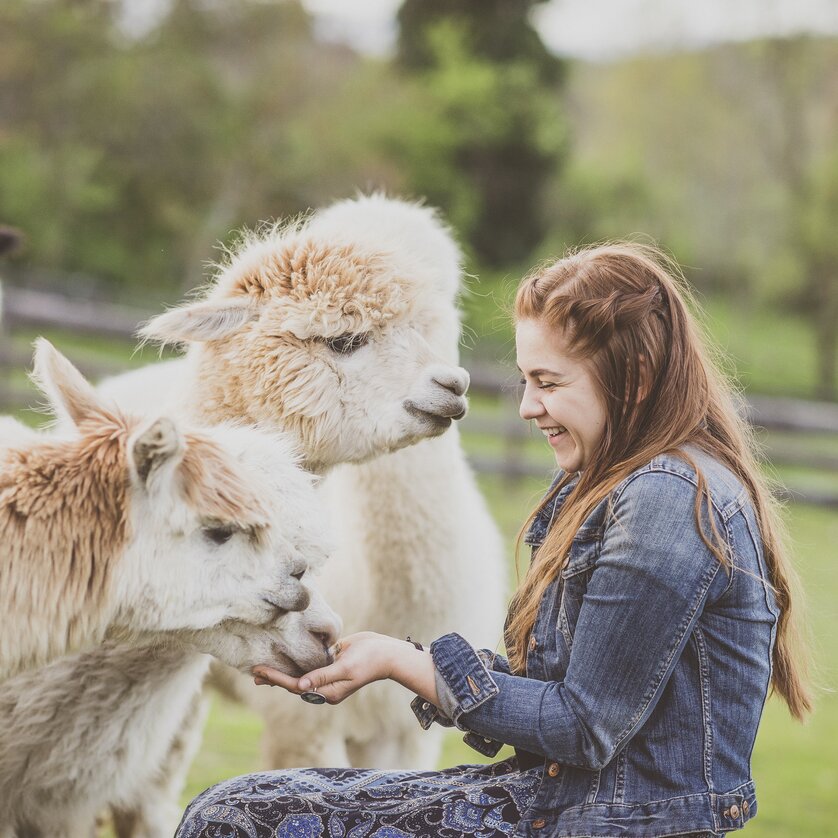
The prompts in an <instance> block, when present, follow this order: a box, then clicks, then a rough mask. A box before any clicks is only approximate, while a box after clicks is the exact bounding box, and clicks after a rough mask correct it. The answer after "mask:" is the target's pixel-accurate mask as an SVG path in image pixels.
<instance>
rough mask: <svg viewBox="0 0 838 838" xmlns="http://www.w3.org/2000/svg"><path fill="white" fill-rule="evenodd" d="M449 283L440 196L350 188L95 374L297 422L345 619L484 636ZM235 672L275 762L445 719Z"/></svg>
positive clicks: (388, 742) (494, 622) (492, 536)
mask: <svg viewBox="0 0 838 838" xmlns="http://www.w3.org/2000/svg"><path fill="white" fill-rule="evenodd" d="M459 289H460V254H459V250H458V248H457V246H456V245H455V243H454V241H453V239H452V238H451V236H450V234H449V232H448V230H447V229H446V228H445V227H444V226H443V225H442V224H441V222H440V220H439V218H438V216H437V214H436V213H435V212H434V211H433V210H431V209H428V208H426V207H423V206H420V205H417V204H412V203H408V202H405V201H400V200H395V199H389V198H385V197H383V196H381V195H373V196H368V197H360V198H357V199H355V200H348V201H342V202H339V203H337V204H335V205H333V206H331V207H329V208H327V209H325V210H321V211H319V212H317V213H315V214H314V215H313V216H312V217H311V218H309V219H308V220H306V221H304V222H301V223H297V224H292V225H289V226H286V227H280V226H275V227H271V228H268V229H266V230H264V231H263V232H262V233H260V234H252V235H249V236H246V237H245V238H244V240H243V242H242V243H241V245H240V246H239V247H238V248H237V249H236V250H234V251H233V252H232V253H231V254H229V257H228V259H227V261H226V263H225V264H224V265H222V266H221V267H220V269H219V271H218V274H217V276H216V278H215V280H214V282H213V283H212V285H211V286H210V288H209V289H208V291H207V293H206V296H205V298H204V299H203V300H201V301H198V302H194V303H191V304H188V305H184V306H182V307H179V308H176V309H174V310H172V311H170V312H167V313H166V314H163V315H161V316H159V317H157V318H155V319H153V320H152V321H150V323H149V324H148V325H147V326H146V327H145V328H144V329H143V330H142V333H141V334H142V335H143V337H144V338H146V339H155V340H158V341H160V342H161V343H185V344H187V345H188V351H187V354H186V356H185V357H184V358H183V359H179V360H175V361H167V362H164V363H162V364H158V365H154V366H152V367H146V368H144V369H142V370H139V371H135V372H132V373H128V374H126V375H124V376H120V377H118V378H117V379H112V380H110V381H107V382H105V383H104V384H103V385H102V391H103V392H105V393H110V394H116V393H118V394H119V395H120V397H121V398H126V399H133V401H134V402H135V403H136V404H142V403H143V402H148V400H149V399H153V400H155V401H157V400H158V399H159V398H160V394H166V395H171V397H172V398H176V399H180V403H181V406H182V408H183V409H184V410H186V411H188V412H189V413H190V414H191V415H194V416H197V417H200V418H201V419H202V420H209V421H221V420H239V421H245V422H248V423H254V424H260V425H264V426H270V427H274V428H280V429H282V430H284V431H287V432H290V433H291V434H292V435H293V436H294V438H295V439H296V440H297V442H298V444H299V446H300V448H301V450H302V452H303V460H304V463H305V465H306V467H307V468H309V469H310V470H312V471H316V472H320V473H324V472H327V471H328V472H329V473H328V475H327V476H326V477H325V478H324V480H323V484H322V493H323V496H324V498H325V501H326V504H327V508H328V512H329V521H330V524H331V526H332V530H333V533H334V534H335V535H336V538H337V548H336V550H335V552H334V553H333V554H332V556H331V557H330V560H329V564H328V567H327V571H326V573H324V575H323V577H322V586H323V590H324V594H325V595H326V596H327V598H331V599H332V600H334V602H335V603H337V604H338V610H339V613H341V614H342V615H343V616H344V618H345V619H346V621H347V630H348V631H355V630H358V629H362V628H366V629H374V630H378V631H381V632H385V633H388V634H392V635H395V636H402V637H404V636H405V635H407V634H411V635H412V636H413V637H417V638H423V639H426V640H429V639H432V638H434V637H436V636H438V635H440V634H443V633H445V632H447V631H449V630H452V629H457V630H459V631H461V632H463V633H464V634H465V635H466V636H468V637H469V638H470V639H472V640H474V641H475V642H479V643H482V644H484V645H489V646H494V645H495V644H496V643H497V641H498V639H499V637H500V633H501V624H502V616H503V612H504V607H503V605H504V581H503V580H504V575H505V574H504V571H503V567H502V549H501V542H500V536H499V534H498V531H497V528H496V527H495V525H494V523H493V521H492V520H491V518H490V516H489V514H488V511H487V509H486V506H485V503H484V501H483V499H482V497H481V496H480V494H479V492H478V489H477V486H476V484H475V481H474V477H473V475H472V473H471V472H470V470H469V468H468V466H467V464H466V461H465V457H464V454H463V452H462V449H461V447H460V442H459V437H458V433H457V430H456V427H455V426H452V423H451V419H452V418H458V417H460V416H461V415H462V414H463V413H464V412H465V408H466V403H465V400H464V398H463V394H464V392H465V389H466V386H467V382H468V377H467V373H466V372H465V371H464V370H462V369H460V368H459V367H458V366H457V359H458V343H459V335H460V326H459V313H458V310H457V306H456V299H457V295H458V292H459ZM443 432H444V433H443ZM388 452H389V453H388ZM380 455H384V456H380ZM341 464H343V465H341ZM346 464H349V465H346ZM232 689H235V691H236V693H237V694H239V695H240V697H242V698H244V700H246V701H247V703H249V704H250V705H251V706H253V707H255V708H256V709H257V710H258V711H259V712H260V713H261V714H262V715H263V716H264V718H265V720H266V722H267V724H266V732H265V740H264V751H265V759H266V762H267V764H268V765H269V766H271V767H283V766H290V765H301V764H305V765H333V766H341V765H373V766H380V767H390V766H396V765H398V766H415V767H417V768H418V767H425V768H427V767H432V766H434V765H435V763H436V761H437V759H438V755H439V748H440V744H441V742H440V738H441V732H440V731H439V730H431V731H422V730H421V729H420V728H419V725H418V724H417V723H416V721H415V719H414V718H413V715H412V713H411V712H410V710H409V708H408V701H407V699H406V696H404V694H403V692H402V691H400V690H399V688H397V687H395V686H394V685H387V684H376V685H372V686H371V687H369V688H367V689H366V690H364V691H363V694H362V695H360V696H357V697H353V698H351V699H349V700H348V701H347V702H345V703H344V704H342V705H341V706H339V707H333V708H330V711H329V713H328V714H324V713H322V712H321V713H318V712H317V709H318V708H311V707H308V706H307V705H305V704H304V703H303V702H301V701H299V699H298V698H295V697H293V696H290V695H280V694H279V693H280V692H281V691H279V690H267V689H265V688H255V687H253V685H252V684H250V683H249V682H246V681H245V680H244V679H239V680H237V681H236V682H235V684H234V686H233V687H232ZM179 748H180V751H181V753H182V752H183V750H184V749H183V748H182V743H179ZM191 748H194V744H193V745H192V746H191ZM191 748H186V749H185V750H187V751H189V750H190V749H191ZM185 769H186V766H185V764H184V762H183V760H180V761H179V763H178V764H177V765H174V766H170V770H169V772H168V773H165V772H164V773H163V774H161V775H160V777H159V778H158V786H157V788H156V789H154V788H152V789H149V796H148V798H147V799H146V800H145V802H144V804H143V807H144V811H146V813H147V814H146V815H145V816H144V815H143V814H142V813H138V812H133V813H121V814H120V816H119V818H118V819H117V820H118V821H119V820H121V819H122V818H123V817H124V819H125V821H126V822H142V821H143V818H144V817H152V816H153V812H154V811H155V810H156V808H157V807H158V806H159V805H160V804H159V802H157V798H158V796H160V795H163V796H165V795H169V796H172V795H175V794H176V793H177V790H178V788H179V786H180V784H181V783H182V778H183V774H184V773H185ZM136 834H140V833H137V832H134V831H132V830H131V829H130V828H126V829H125V830H124V831H123V830H120V835H121V836H123V838H125V836H128V835H136Z"/></svg>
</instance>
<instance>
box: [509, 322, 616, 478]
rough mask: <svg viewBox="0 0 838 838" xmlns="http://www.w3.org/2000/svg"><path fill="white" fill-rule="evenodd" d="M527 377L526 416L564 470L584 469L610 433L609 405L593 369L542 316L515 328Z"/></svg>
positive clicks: (520, 365)
mask: <svg viewBox="0 0 838 838" xmlns="http://www.w3.org/2000/svg"><path fill="white" fill-rule="evenodd" d="M515 345H516V351H517V354H518V368H519V369H520V370H521V372H522V375H523V385H524V393H523V396H522V398H521V407H520V413H521V418H522V419H531V420H533V421H535V423H536V424H537V425H538V427H539V429H540V430H541V431H542V433H544V435H545V436H546V437H547V440H548V442H549V443H550V447H551V448H552V449H553V452H554V454H555V455H556V463H557V464H558V466H559V468H561V469H563V470H564V471H567V472H575V471H581V470H582V469H583V468H584V467H585V464H586V463H588V462H589V461H590V459H591V457H592V456H593V454H594V452H595V451H596V449H597V447H598V446H599V444H600V440H601V439H602V435H603V434H604V433H605V427H606V421H605V420H606V415H605V405H604V403H603V401H602V399H601V398H600V396H599V391H598V389H597V386H596V382H595V381H594V378H593V375H592V373H591V371H590V369H589V368H588V367H587V366H586V365H585V363H584V362H583V361H581V360H579V359H578V358H574V357H572V356H571V354H570V350H569V347H568V343H567V338H566V336H565V335H564V334H563V332H561V331H558V330H555V329H551V328H550V327H549V326H548V325H547V324H545V323H542V322H541V321H539V320H529V319H527V320H520V321H519V322H518V325H517V327H516V329H515Z"/></svg>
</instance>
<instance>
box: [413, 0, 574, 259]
mask: <svg viewBox="0 0 838 838" xmlns="http://www.w3.org/2000/svg"><path fill="white" fill-rule="evenodd" d="M538 2H543V0H405V2H404V3H403V5H402V6H401V8H400V10H399V13H398V22H399V46H398V63H399V65H400V66H401V67H402V68H404V70H405V72H407V73H408V74H410V75H411V76H413V77H414V78H415V79H416V80H417V81H418V82H419V83H420V84H421V85H422V87H423V89H424V92H425V107H424V108H423V111H422V114H421V117H422V119H423V121H424V122H425V127H424V130H420V132H419V135H420V139H419V140H418V141H417V140H416V139H415V137H414V136H410V135H408V134H407V133H406V134H405V135H403V136H402V137H400V140H401V154H402V155H403V157H404V159H405V160H406V161H407V162H408V164H409V166H410V178H411V182H412V183H413V184H414V188H415V189H416V190H417V191H418V192H420V193H421V194H425V195H428V197H429V198H430V199H431V201H432V202H434V203H437V204H439V205H441V206H443V207H445V208H446V209H447V210H448V211H449V212H450V214H451V216H452V218H453V219H454V221H455V223H457V226H459V227H460V229H461V230H463V231H464V233H465V234H466V237H467V239H468V241H469V242H470V244H471V245H472V246H473V248H474V250H475V252H476V254H477V256H478V258H479V259H480V260H481V261H482V262H483V263H484V264H488V265H502V264H509V263H510V262H514V261H518V260H521V259H524V258H526V257H528V256H529V254H530V252H531V251H532V249H533V247H534V246H536V245H537V244H538V243H539V242H540V241H541V239H542V238H543V235H544V232H545V225H544V213H543V207H542V199H543V194H542V193H543V186H544V183H545V181H546V179H547V178H548V177H549V176H550V175H551V174H552V173H553V172H554V171H555V170H556V168H557V167H559V166H560V165H561V164H562V162H563V161H564V157H565V149H566V143H565V137H566V124H565V120H564V118H563V114H562V110H561V106H560V99H559V95H558V94H559V87H560V84H561V81H562V79H563V78H564V72H563V71H564V65H563V63H562V62H561V61H559V59H557V58H555V57H554V56H552V55H550V54H549V53H548V52H547V50H546V48H545V46H544V44H543V43H542V41H541V39H540V38H539V36H538V34H537V33H536V31H535V30H534V29H533V27H532V24H531V22H530V19H529V14H530V12H531V10H532V8H533V7H534V6H535V5H537V4H538ZM415 122H416V119H414V120H413V121H412V123H411V124H412V125H415ZM429 152H430V153H429Z"/></svg>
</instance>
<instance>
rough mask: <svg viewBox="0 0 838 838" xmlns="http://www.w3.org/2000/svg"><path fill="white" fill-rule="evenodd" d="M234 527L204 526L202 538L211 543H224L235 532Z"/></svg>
mask: <svg viewBox="0 0 838 838" xmlns="http://www.w3.org/2000/svg"><path fill="white" fill-rule="evenodd" d="M235 532H236V530H235V528H234V527H204V529H203V533H204V538H206V539H207V541H211V542H212V543H213V544H218V545H219V546H221V545H222V544H226V543H227V542H228V541H229V540H230V539H231V538H232V537H233V535H234V534H235Z"/></svg>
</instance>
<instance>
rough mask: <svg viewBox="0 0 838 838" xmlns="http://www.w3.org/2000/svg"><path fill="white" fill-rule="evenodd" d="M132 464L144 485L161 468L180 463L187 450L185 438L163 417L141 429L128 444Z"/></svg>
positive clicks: (169, 420) (172, 423) (173, 424)
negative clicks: (168, 464)
mask: <svg viewBox="0 0 838 838" xmlns="http://www.w3.org/2000/svg"><path fill="white" fill-rule="evenodd" d="M128 448H129V451H130V454H131V462H132V463H133V464H134V469H135V471H136V472H137V477H138V478H139V480H140V482H141V483H142V484H143V485H148V482H149V480H150V479H151V477H152V476H153V475H154V473H155V472H157V471H158V470H159V469H160V468H161V466H164V465H166V464H167V463H172V464H177V463H179V462H180V460H181V457H182V456H183V452H184V449H185V443H184V440H183V436H181V433H180V431H179V430H178V429H177V427H176V426H175V423H174V422H172V420H171V419H167V418H166V417H162V418H160V419H156V420H155V421H154V422H152V423H151V424H150V425H147V426H146V427H145V428H143V429H140V430H139V431H138V432H137V434H136V435H135V436H134V437H132V439H131V440H130V441H129V443H128Z"/></svg>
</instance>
